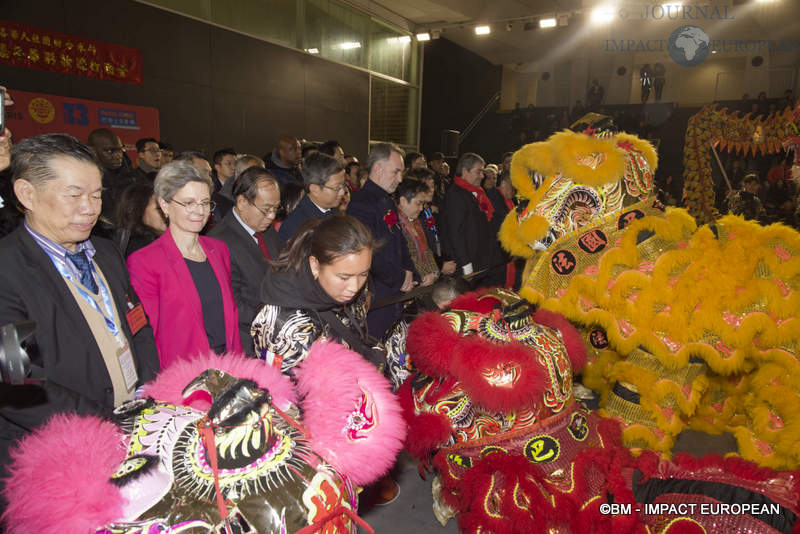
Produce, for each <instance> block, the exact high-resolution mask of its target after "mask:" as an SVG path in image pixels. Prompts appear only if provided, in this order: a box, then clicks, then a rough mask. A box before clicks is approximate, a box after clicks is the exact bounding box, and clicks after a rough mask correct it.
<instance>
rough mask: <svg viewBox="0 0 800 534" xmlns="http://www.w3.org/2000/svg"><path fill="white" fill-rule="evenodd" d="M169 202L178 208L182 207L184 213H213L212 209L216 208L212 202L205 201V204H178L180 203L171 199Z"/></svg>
mask: <svg viewBox="0 0 800 534" xmlns="http://www.w3.org/2000/svg"><path fill="white" fill-rule="evenodd" d="M170 202H174V203H175V204H177V205H178V206H182V207H183V209H185V210H186V211H197V210H198V209H199V210H200V211H203V212H205V211H214V208H216V207H217V203H216V202H214V201H213V200H210V201H206V202H194V201H192V202H180V201H177V200H175V199H174V198H173V199H172V200H170Z"/></svg>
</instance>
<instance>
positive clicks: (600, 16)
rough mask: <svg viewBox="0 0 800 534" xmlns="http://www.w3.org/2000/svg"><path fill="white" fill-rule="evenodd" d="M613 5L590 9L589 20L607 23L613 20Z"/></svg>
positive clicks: (596, 22)
mask: <svg viewBox="0 0 800 534" xmlns="http://www.w3.org/2000/svg"><path fill="white" fill-rule="evenodd" d="M614 13H615V12H614V7H613V6H600V7H596V8H594V9H593V10H592V15H591V20H592V22H593V23H595V24H608V23H609V22H611V21H612V20H614Z"/></svg>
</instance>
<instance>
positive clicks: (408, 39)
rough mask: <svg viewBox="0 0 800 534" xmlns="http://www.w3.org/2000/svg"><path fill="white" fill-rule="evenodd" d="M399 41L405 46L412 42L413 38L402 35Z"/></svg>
mask: <svg viewBox="0 0 800 534" xmlns="http://www.w3.org/2000/svg"><path fill="white" fill-rule="evenodd" d="M397 40H398V41H399V42H401V43H403V44H406V43H410V42H411V37H410V36H408V35H401V36H400V37H398V38H397Z"/></svg>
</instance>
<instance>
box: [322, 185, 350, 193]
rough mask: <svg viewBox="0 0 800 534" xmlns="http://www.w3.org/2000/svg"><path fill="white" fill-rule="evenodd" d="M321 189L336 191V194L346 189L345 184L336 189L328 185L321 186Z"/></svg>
mask: <svg viewBox="0 0 800 534" xmlns="http://www.w3.org/2000/svg"><path fill="white" fill-rule="evenodd" d="M322 187H324V188H325V189H330V190H331V191H336V192H337V193H341V192H342V191H344V190H345V189H347V184H342V185H340V186H338V187H331V186H329V185H323V186H322Z"/></svg>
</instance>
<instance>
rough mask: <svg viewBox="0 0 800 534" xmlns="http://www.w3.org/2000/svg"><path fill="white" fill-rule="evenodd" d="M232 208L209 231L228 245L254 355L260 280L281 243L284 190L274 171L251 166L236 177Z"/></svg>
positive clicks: (247, 345)
mask: <svg viewBox="0 0 800 534" xmlns="http://www.w3.org/2000/svg"><path fill="white" fill-rule="evenodd" d="M233 195H234V199H235V201H236V204H235V205H234V207H233V209H232V210H231V211H230V212H228V214H227V215H225V217H224V218H223V219H222V221H220V222H219V224H217V225H216V226H214V228H213V229H212V230H211V232H209V234H208V235H209V237H216V238H217V239H220V240H222V241H224V242H225V244H226V245H228V250H229V251H230V254H231V283H232V285H233V298H234V300H235V301H236V307H237V308H238V309H239V332H240V333H241V336H242V347H244V350H245V353H246V354H247V355H249V356H253V355H254V352H253V338H252V337H251V336H250V325H251V324H252V322H253V319H255V316H256V314H257V313H258V311H259V310H260V309H261V306H262V303H261V299H260V298H259V295H260V294H261V290H260V287H261V279H262V278H264V273H265V272H266V271H267V269H269V263H268V260H270V259H274V258H277V257H278V254H279V253H280V249H281V243H280V240H279V239H278V233H277V232H276V231H275V229H274V228H273V227H272V221H273V220H274V219H275V214H276V213H277V212H278V209H279V208H280V202H281V190H280V186H279V185H278V182H277V180H276V179H275V177H274V176H273V175H272V173H271V172H269V171H268V170H266V169H264V168H262V167H250V168H249V169H247V170H245V171H244V172H243V173H242V174H240V175H239V176H238V177H237V178H236V184H235V185H234V187H233Z"/></svg>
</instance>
